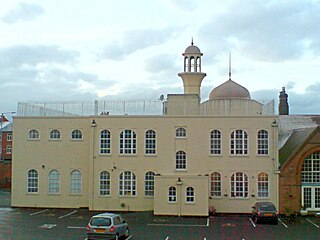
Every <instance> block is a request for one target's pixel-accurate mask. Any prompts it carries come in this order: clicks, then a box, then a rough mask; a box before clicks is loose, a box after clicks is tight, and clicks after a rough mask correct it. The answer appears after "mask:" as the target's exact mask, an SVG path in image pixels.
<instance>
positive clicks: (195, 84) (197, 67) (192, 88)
mask: <svg viewBox="0 0 320 240" xmlns="http://www.w3.org/2000/svg"><path fill="white" fill-rule="evenodd" d="M182 55H183V57H184V70H183V72H181V73H178V75H179V77H181V79H182V81H183V88H184V94H197V95H198V96H199V99H200V88H201V82H202V80H203V78H204V77H205V76H206V75H207V74H206V73H203V72H201V56H202V55H203V54H202V53H201V52H200V49H199V48H198V47H197V46H195V45H193V39H192V40H191V45H190V46H189V47H187V48H186V50H185V51H184V53H183V54H182Z"/></svg>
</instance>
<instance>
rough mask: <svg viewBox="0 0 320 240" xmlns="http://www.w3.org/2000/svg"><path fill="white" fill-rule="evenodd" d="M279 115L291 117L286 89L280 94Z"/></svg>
mask: <svg viewBox="0 0 320 240" xmlns="http://www.w3.org/2000/svg"><path fill="white" fill-rule="evenodd" d="M279 115H289V104H288V94H286V89H285V87H283V88H282V91H281V92H280V94H279Z"/></svg>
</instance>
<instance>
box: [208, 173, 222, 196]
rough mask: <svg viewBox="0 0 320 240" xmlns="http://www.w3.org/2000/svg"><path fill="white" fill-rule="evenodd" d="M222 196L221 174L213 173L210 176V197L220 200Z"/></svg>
mask: <svg viewBox="0 0 320 240" xmlns="http://www.w3.org/2000/svg"><path fill="white" fill-rule="evenodd" d="M221 194H222V183H221V174H220V173H219V172H213V173H211V174H210V196H211V197H214V198H220V197H221Z"/></svg>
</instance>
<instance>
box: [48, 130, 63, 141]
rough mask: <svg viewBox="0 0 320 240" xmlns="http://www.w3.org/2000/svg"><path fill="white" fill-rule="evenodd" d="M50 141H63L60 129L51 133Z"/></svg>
mask: <svg viewBox="0 0 320 240" xmlns="http://www.w3.org/2000/svg"><path fill="white" fill-rule="evenodd" d="M49 140H53V141H57V140H61V132H60V131H59V130H58V129H52V130H50V132H49Z"/></svg>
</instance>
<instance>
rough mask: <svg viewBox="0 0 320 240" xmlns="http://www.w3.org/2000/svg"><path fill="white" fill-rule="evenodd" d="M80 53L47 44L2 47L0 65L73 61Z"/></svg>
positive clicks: (12, 65)
mask: <svg viewBox="0 0 320 240" xmlns="http://www.w3.org/2000/svg"><path fill="white" fill-rule="evenodd" d="M79 55H80V54H79V53H78V52H75V51H69V50H63V49H61V48H59V47H58V46H46V45H36V46H27V45H15V46H12V47H9V48H3V49H0V56H1V58H0V66H1V67H17V66H21V65H23V64H28V65H36V64H38V63H61V64H63V63H72V62H75V61H76V57H78V56H79Z"/></svg>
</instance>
